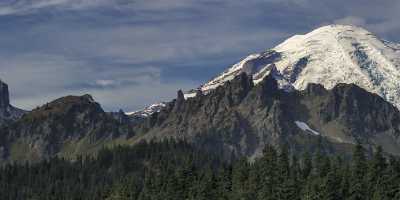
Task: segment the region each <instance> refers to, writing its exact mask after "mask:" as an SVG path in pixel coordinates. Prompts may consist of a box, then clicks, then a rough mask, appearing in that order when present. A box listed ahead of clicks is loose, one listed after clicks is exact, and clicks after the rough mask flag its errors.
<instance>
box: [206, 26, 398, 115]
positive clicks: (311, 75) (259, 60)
mask: <svg viewBox="0 0 400 200" xmlns="http://www.w3.org/2000/svg"><path fill="white" fill-rule="evenodd" d="M271 71H274V75H275V76H276V77H277V79H278V80H279V85H280V87H281V88H286V89H292V88H295V89H298V90H303V89H305V88H306V87H307V85H308V84H309V83H319V84H322V85H323V86H324V87H326V88H328V89H330V88H333V87H334V86H335V85H337V84H338V83H354V84H356V85H358V86H360V87H362V88H364V89H366V90H367V91H369V92H373V93H376V94H378V95H380V96H381V97H383V98H384V99H385V100H387V101H389V102H391V103H392V104H393V105H395V106H396V107H398V108H399V107H400V98H399V95H400V45H399V44H395V43H391V42H387V41H383V40H380V39H379V38H377V37H376V36H375V35H373V34H372V33H370V32H368V31H366V30H365V29H363V28H360V27H355V26H344V25H329V26H324V27H321V28H318V29H316V30H314V31H312V32H310V33H308V34H305V35H295V36H293V37H291V38H289V39H288V40H286V41H284V42H283V43H282V44H280V45H278V46H276V47H275V48H272V49H271V50H268V51H266V52H263V53H259V54H252V55H250V56H248V57H247V58H245V59H244V60H242V61H240V62H239V63H237V64H235V65H233V66H232V67H231V68H229V69H227V70H226V71H225V72H223V73H222V74H221V75H220V76H218V77H216V78H214V79H213V80H211V81H210V82H208V83H206V84H204V85H203V86H201V87H200V89H201V90H202V91H203V92H205V93H207V92H208V91H210V90H212V89H215V88H216V87H218V86H220V85H221V84H222V83H224V82H226V81H228V80H232V79H233V78H234V77H235V76H237V75H238V74H240V73H241V72H245V73H247V74H248V75H252V76H253V79H254V82H255V83H258V82H260V81H261V80H262V78H263V77H265V76H266V75H267V74H269V73H270V72H271Z"/></svg>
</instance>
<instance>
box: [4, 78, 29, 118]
mask: <svg viewBox="0 0 400 200" xmlns="http://www.w3.org/2000/svg"><path fill="white" fill-rule="evenodd" d="M23 114H24V111H23V110H21V109H18V108H15V107H13V106H12V105H11V104H10V94H9V91H8V85H7V84H6V83H4V82H2V81H0V126H2V125H5V124H7V123H9V122H11V121H14V120H17V119H19V118H20V117H21V116H22V115H23Z"/></svg>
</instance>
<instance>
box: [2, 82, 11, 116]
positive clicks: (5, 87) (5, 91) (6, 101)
mask: <svg viewBox="0 0 400 200" xmlns="http://www.w3.org/2000/svg"><path fill="white" fill-rule="evenodd" d="M9 105H10V96H9V92H8V85H7V84H6V83H4V82H2V81H1V80H0V110H2V109H5V108H7V107H8V106H9Z"/></svg>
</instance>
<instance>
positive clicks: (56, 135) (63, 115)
mask: <svg viewBox="0 0 400 200" xmlns="http://www.w3.org/2000/svg"><path fill="white" fill-rule="evenodd" d="M129 127H130V126H129V124H126V123H124V122H121V121H118V120H116V119H114V117H113V116H112V115H111V114H108V113H106V112H104V111H103V109H102V108H101V106H100V105H99V104H98V103H96V102H95V101H94V100H93V98H92V97H91V96H90V95H83V96H66V97H62V98H59V99H56V100H54V101H52V102H50V103H47V104H45V105H43V106H41V107H39V108H37V109H34V110H32V111H31V112H29V113H27V114H25V115H24V116H22V118H21V119H19V120H17V121H15V122H13V123H10V124H9V125H8V126H5V127H3V128H2V129H0V133H1V134H0V161H1V160H6V161H7V160H8V161H10V160H11V161H38V160H43V159H47V158H50V157H54V156H56V155H58V156H62V157H66V158H71V159H74V158H75V157H76V156H77V155H81V154H93V153H96V152H97V151H98V150H100V149H101V148H102V147H103V146H106V145H108V144H112V143H117V141H116V140H117V138H126V137H129V135H130V134H132V131H131V129H130V128H129Z"/></svg>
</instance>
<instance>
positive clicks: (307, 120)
mask: <svg viewBox="0 0 400 200" xmlns="http://www.w3.org/2000/svg"><path fill="white" fill-rule="evenodd" d="M136 129H137V132H142V133H143V135H142V136H141V137H142V139H147V140H149V139H164V138H180V139H185V140H188V141H191V142H193V143H194V144H196V145H198V146H199V147H202V148H212V149H215V151H220V152H221V153H223V154H225V155H226V156H229V155H230V154H232V153H233V154H236V155H242V156H248V157H255V156H258V155H260V154H261V153H262V149H263V148H264V146H265V144H272V145H275V146H280V145H288V146H290V148H291V149H292V150H293V151H304V150H306V149H308V150H313V149H315V148H317V147H322V148H323V149H324V151H326V152H327V153H335V152H350V151H349V150H350V149H349V147H351V146H352V145H354V144H355V143H357V142H360V143H363V144H364V145H365V146H366V147H367V148H368V149H371V150H372V148H374V147H376V146H377V145H381V146H383V147H384V149H385V150H386V151H388V152H390V153H394V154H400V141H399V140H398V136H399V134H400V113H399V111H398V110H397V109H396V108H395V107H394V106H393V105H392V104H390V103H388V102H386V101H384V100H383V99H382V98H381V97H379V96H378V95H375V94H372V93H369V92H367V91H365V90H363V89H361V88H359V87H358V86H356V85H353V84H339V85H337V86H336V87H334V88H333V89H331V90H327V89H325V88H324V87H322V86H321V85H317V84H310V85H309V86H308V87H307V88H306V89H305V90H303V91H293V92H289V93H288V92H285V91H283V90H280V89H278V84H277V82H276V80H275V79H274V78H273V77H272V76H268V77H266V78H265V79H264V80H263V81H262V82H261V83H259V84H257V85H256V86H254V85H253V81H252V80H251V78H250V77H248V76H247V75H245V74H244V73H243V74H241V75H240V76H238V77H236V78H235V79H233V80H232V81H229V82H227V83H225V85H223V86H220V87H218V88H216V89H215V90H213V91H211V92H210V93H209V94H208V95H197V96H196V97H195V98H189V99H187V100H183V99H182V97H181V95H180V94H179V93H178V98H177V100H176V101H174V102H172V103H171V104H170V105H169V106H167V107H166V108H165V109H164V110H163V111H161V112H160V113H158V114H155V116H153V117H151V118H149V119H147V122H145V123H143V124H141V125H140V126H138V127H136Z"/></svg>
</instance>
